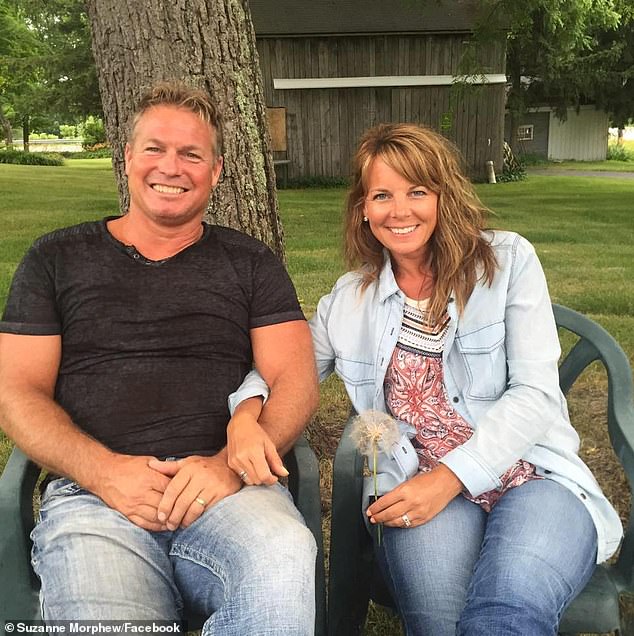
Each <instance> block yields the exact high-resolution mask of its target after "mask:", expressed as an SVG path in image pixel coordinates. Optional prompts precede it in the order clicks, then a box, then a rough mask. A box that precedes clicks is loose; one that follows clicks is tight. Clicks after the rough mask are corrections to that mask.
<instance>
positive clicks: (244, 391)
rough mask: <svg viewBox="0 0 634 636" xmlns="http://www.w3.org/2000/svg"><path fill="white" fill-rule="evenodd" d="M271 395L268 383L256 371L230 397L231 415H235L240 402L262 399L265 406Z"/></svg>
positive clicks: (248, 375)
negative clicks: (254, 398)
mask: <svg viewBox="0 0 634 636" xmlns="http://www.w3.org/2000/svg"><path fill="white" fill-rule="evenodd" d="M269 393H270V391H269V387H268V385H267V383H266V382H265V381H264V380H263V379H262V376H261V375H260V374H259V373H258V372H257V371H256V370H255V369H254V370H253V371H250V372H249V373H248V374H247V375H246V377H245V378H244V380H243V381H242V384H241V385H240V386H239V387H238V388H237V389H236V390H235V391H234V392H233V393H232V394H231V395H230V396H229V398H228V402H229V413H230V414H231V415H233V413H234V411H235V410H236V408H237V407H238V404H240V402H244V401H245V400H248V399H249V398H252V397H261V398H262V403H263V404H264V403H266V401H267V400H268V398H269Z"/></svg>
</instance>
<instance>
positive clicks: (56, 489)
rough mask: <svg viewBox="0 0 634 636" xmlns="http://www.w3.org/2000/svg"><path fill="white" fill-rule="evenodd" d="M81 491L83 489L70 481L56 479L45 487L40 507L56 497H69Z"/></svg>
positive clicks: (61, 478) (64, 478)
mask: <svg viewBox="0 0 634 636" xmlns="http://www.w3.org/2000/svg"><path fill="white" fill-rule="evenodd" d="M83 490H84V489H83V488H82V487H81V486H80V485H79V484H78V483H76V482H74V481H73V480H72V479H67V478H66V477H58V478H57V479H54V480H53V481H52V482H51V483H50V484H49V485H48V486H47V487H46V490H45V491H44V494H43V495H42V505H44V503H46V502H47V501H50V500H51V499H55V498H56V497H70V496H72V495H76V494H77V493H78V492H82V491H83Z"/></svg>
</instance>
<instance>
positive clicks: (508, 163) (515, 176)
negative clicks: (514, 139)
mask: <svg viewBox="0 0 634 636" xmlns="http://www.w3.org/2000/svg"><path fill="white" fill-rule="evenodd" d="M524 179H526V169H525V168H524V164H523V163H522V161H521V160H519V159H518V158H517V157H516V156H515V155H514V154H513V151H512V150H511V147H510V146H509V145H508V144H507V143H506V141H505V142H504V167H503V168H502V174H501V175H498V177H497V181H502V182H509V181H523V180H524Z"/></svg>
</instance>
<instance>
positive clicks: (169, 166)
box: [158, 150, 180, 175]
mask: <svg viewBox="0 0 634 636" xmlns="http://www.w3.org/2000/svg"><path fill="white" fill-rule="evenodd" d="M158 168H159V170H160V171H161V172H162V173H163V174H170V175H174V174H180V159H179V156H178V153H177V152H175V151H171V150H167V151H166V152H164V153H163V155H162V156H161V158H160V160H159V164H158Z"/></svg>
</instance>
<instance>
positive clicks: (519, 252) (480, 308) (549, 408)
mask: <svg viewBox="0 0 634 636" xmlns="http://www.w3.org/2000/svg"><path fill="white" fill-rule="evenodd" d="M488 235H490V240H491V245H492V247H493V249H494V252H495V257H496V259H497V263H498V269H497V270H496V272H495V276H494V279H493V283H492V284H491V286H489V285H487V284H486V283H485V282H482V281H481V282H478V283H477V284H476V287H475V289H474V290H473V292H472V294H471V296H470V298H469V300H468V302H467V304H466V306H465V308H464V311H463V313H462V315H460V316H459V315H458V312H457V307H456V303H455V302H453V299H450V301H449V305H448V313H449V317H450V323H449V332H448V335H447V341H446V345H445V350H444V352H443V369H444V384H445V388H446V391H447V395H448V396H449V399H450V400H451V402H452V404H453V406H454V408H455V409H456V410H457V411H458V412H459V413H460V415H462V417H463V418H464V419H465V420H466V421H467V422H468V423H469V425H470V426H471V427H472V428H473V435H472V436H471V438H470V439H469V440H467V441H466V442H465V443H464V444H463V445H461V446H459V447H457V448H455V449H453V450H451V451H450V452H449V453H448V454H447V455H445V457H444V458H443V459H442V460H441V461H442V462H443V463H444V464H446V465H447V466H448V467H449V468H450V469H451V470H452V471H453V472H454V473H455V474H456V475H457V476H458V478H459V479H460V480H461V481H462V483H463V484H464V486H465V487H466V488H467V489H468V490H469V492H470V493H471V494H472V495H473V496H477V495H479V494H481V493H483V492H486V491H488V490H491V489H494V488H498V487H499V486H500V485H501V482H500V475H502V474H503V473H504V472H505V471H506V469H507V468H508V467H509V466H511V465H512V464H513V463H514V462H516V461H517V460H518V459H520V458H523V459H525V460H526V461H529V462H531V463H532V464H534V465H535V466H536V469H537V474H539V475H540V476H543V477H546V478H548V479H552V480H554V481H557V482H559V483H561V484H562V485H564V486H565V487H567V488H568V489H569V490H571V491H572V492H573V493H574V494H575V495H576V496H577V497H578V498H579V499H580V501H581V502H582V503H583V504H584V505H585V506H586V508H587V510H588V511H589V513H590V515H591V516H592V519H593V520H594V523H595V526H596V529H597V536H598V554H597V562H599V563H600V562H602V561H604V560H606V559H608V558H609V557H610V556H611V555H612V554H613V553H614V552H615V551H616V549H617V548H618V545H619V542H620V539H621V537H622V526H621V522H620V520H619V517H618V515H617V513H616V511H615V510H614V508H613V507H612V506H611V504H610V503H609V502H608V500H607V499H606V497H605V496H604V495H603V493H602V492H601V489H600V487H599V485H598V483H597V481H596V480H595V478H594V477H593V475H592V473H591V472H590V470H589V469H588V468H587V467H586V465H585V464H584V463H583V462H582V461H581V459H580V458H579V457H578V455H577V451H578V448H579V437H578V435H577V433H576V431H575V430H574V428H573V427H572V425H571V424H570V421H569V418H568V410H567V405H566V400H565V398H564V396H563V394H562V393H561V391H560V389H559V374H558V368H557V362H558V359H559V355H560V346H559V338H558V335H557V329H556V325H555V320H554V316H553V312H552V307H551V301H550V297H549V295H548V288H547V285H546V280H545V277H544V273H543V270H542V268H541V265H540V263H539V260H538V258H537V255H536V253H535V250H534V249H533V247H532V245H531V244H530V243H529V242H528V241H526V239H524V238H522V237H521V236H519V235H517V234H514V233H511V232H497V231H496V232H490V233H488ZM360 281H361V276H360V274H359V273H358V272H349V273H347V274H345V275H343V276H342V277H341V278H340V279H339V280H338V281H337V282H336V284H335V286H334V287H333V289H332V291H331V293H330V294H328V295H326V296H324V297H323V298H322V299H321V300H320V301H319V304H318V307H317V311H316V313H315V315H314V316H313V317H312V318H311V320H310V327H311V331H312V335H313V343H314V346H315V356H316V361H317V368H318V371H319V376H320V379H321V380H323V379H324V378H326V377H327V376H328V375H330V373H332V372H333V371H336V373H337V374H338V375H339V376H340V377H341V378H342V380H343V382H344V384H345V387H346V390H347V392H348V395H349V397H350V400H351V401H352V405H353V407H354V409H355V410H356V411H357V412H363V411H365V410H367V409H377V410H381V411H385V410H386V404H385V396H384V388H383V383H384V378H385V373H386V369H387V366H388V364H389V362H390V359H391V356H392V352H393V350H394V347H395V346H396V341H397V338H398V335H399V331H400V327H401V321H402V317H403V304H404V294H403V292H402V291H401V290H400V289H399V287H398V285H397V284H396V280H395V278H394V274H393V272H392V268H391V266H390V261H389V258H388V259H386V264H385V266H384V267H383V269H382V271H381V273H380V276H379V279H378V281H377V282H376V283H374V284H372V285H370V286H369V287H368V288H367V289H366V290H365V292H363V293H362V292H361V288H360ZM267 393H268V389H267V388H266V385H265V384H264V383H263V381H262V380H261V378H260V377H259V376H258V375H257V372H252V373H251V374H249V376H247V379H245V382H244V383H243V385H242V386H241V387H240V389H238V391H237V392H236V393H235V394H233V395H232V396H231V402H232V404H234V405H235V404H236V403H238V402H240V401H241V400H243V399H245V398H246V397H249V396H252V395H265V396H266V394H267Z"/></svg>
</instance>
